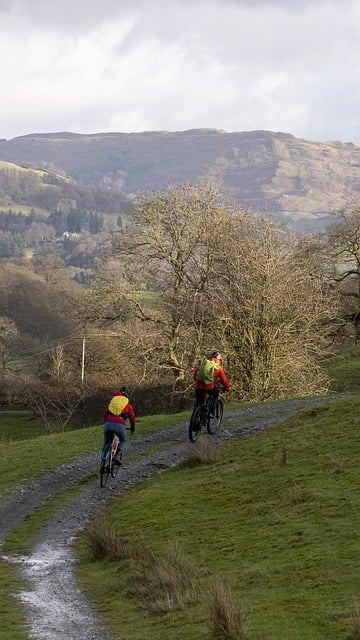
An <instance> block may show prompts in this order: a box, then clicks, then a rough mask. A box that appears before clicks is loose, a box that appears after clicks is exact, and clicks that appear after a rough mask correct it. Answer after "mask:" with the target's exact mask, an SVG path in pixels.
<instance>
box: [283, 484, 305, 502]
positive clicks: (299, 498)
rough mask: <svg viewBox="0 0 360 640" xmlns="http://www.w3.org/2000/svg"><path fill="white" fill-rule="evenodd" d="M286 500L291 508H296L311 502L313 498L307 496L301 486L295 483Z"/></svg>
mask: <svg viewBox="0 0 360 640" xmlns="http://www.w3.org/2000/svg"><path fill="white" fill-rule="evenodd" d="M286 500H287V503H288V504H290V505H291V506H295V505H297V504H303V503H305V502H310V501H311V498H310V496H309V494H307V493H306V492H305V491H304V490H303V489H301V487H299V485H297V484H296V483H295V482H294V483H293V484H292V485H291V487H290V488H289V489H288V492H287V495H286Z"/></svg>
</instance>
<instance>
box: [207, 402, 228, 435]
mask: <svg viewBox="0 0 360 640" xmlns="http://www.w3.org/2000/svg"><path fill="white" fill-rule="evenodd" d="M223 414H224V403H223V401H222V399H221V398H218V399H217V402H216V405H215V412H214V416H213V417H212V416H211V415H209V418H208V421H207V425H206V426H207V430H208V433H210V434H211V435H214V434H215V433H217V432H218V431H219V429H220V426H221V422H222V419H223Z"/></svg>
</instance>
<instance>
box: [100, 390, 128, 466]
mask: <svg viewBox="0 0 360 640" xmlns="http://www.w3.org/2000/svg"><path fill="white" fill-rule="evenodd" d="M129 395H130V391H129V389H128V387H121V388H120V389H119V390H118V391H115V392H114V393H113V394H112V396H111V398H114V397H116V396H122V397H124V398H125V401H124V407H123V409H122V410H121V413H120V414H119V415H115V414H113V413H111V411H109V407H106V409H105V411H104V420H105V422H104V445H103V449H104V448H105V447H106V445H108V444H110V443H111V441H112V439H113V434H114V432H115V433H116V434H117V435H118V436H119V439H120V443H119V448H118V451H117V454H116V456H115V457H114V459H113V462H114V463H115V464H118V465H120V464H121V459H122V455H123V451H124V449H125V446H126V427H125V424H126V420H129V422H130V425H131V426H130V431H131V433H134V431H135V426H136V418H135V412H134V408H133V406H132V404H130V402H129V399H128V398H129ZM126 400H127V402H126Z"/></svg>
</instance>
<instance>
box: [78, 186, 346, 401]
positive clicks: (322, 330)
mask: <svg viewBox="0 0 360 640" xmlns="http://www.w3.org/2000/svg"><path fill="white" fill-rule="evenodd" d="M115 265H116V266H115ZM116 273H117V275H116ZM81 306H82V309H83V315H84V317H85V318H86V320H87V321H89V320H91V321H92V322H95V323H97V324H98V325H100V326H107V325H111V326H113V328H115V329H116V331H117V332H118V333H119V335H121V339H122V348H123V352H124V353H127V352H128V353H131V354H132V356H131V357H132V367H133V370H134V371H136V367H138V372H139V379H140V378H141V379H144V378H145V377H146V376H147V375H148V372H149V371H150V372H151V376H152V379H153V380H154V381H159V380H162V379H166V380H173V383H174V389H177V388H180V389H182V390H183V389H184V388H186V386H187V385H188V384H190V383H191V376H190V373H189V372H190V370H191V368H192V366H193V365H194V363H195V362H196V361H197V359H198V358H199V357H201V356H202V354H203V353H204V352H207V351H209V350H212V349H213V348H221V349H222V350H224V351H225V353H226V354H227V355H228V369H229V374H230V376H231V379H232V386H233V388H234V390H235V392H236V394H237V396H238V397H241V398H247V399H265V398H269V397H278V396H281V395H283V396H284V395H287V394H306V393H320V392H323V391H324V389H326V384H327V380H326V377H325V376H324V374H323V373H322V370H321V369H320V367H319V364H318V361H319V358H320V356H321V355H322V354H324V352H325V351H326V348H327V347H328V345H329V336H330V334H331V331H332V329H333V322H334V321H335V319H336V316H337V299H336V295H335V293H334V291H331V290H330V289H329V288H328V287H327V286H326V283H325V280H324V278H323V276H322V273H321V271H320V268H319V260H318V257H317V256H316V255H315V253H314V252H313V251H312V252H309V251H308V248H307V247H304V243H303V242H302V243H300V242H299V241H296V239H295V238H292V237H290V236H289V235H288V234H286V233H285V232H284V231H283V230H281V229H280V228H279V227H277V226H276V225H274V224H273V223H272V222H271V221H269V220H264V219H261V218H260V217H259V216H257V215H256V214H254V213H250V212H246V211H244V210H242V209H239V208H235V207H234V205H231V204H229V203H227V202H225V201H224V200H223V199H222V198H221V192H220V190H219V188H218V187H217V186H215V185H212V184H200V185H196V186H191V185H178V186H170V187H167V188H166V189H164V190H163V191H161V192H160V193H156V194H152V195H150V196H144V197H143V198H142V199H141V201H140V202H139V203H138V207H137V213H136V218H135V230H133V231H132V232H131V233H129V232H127V233H123V234H119V235H118V236H117V238H116V240H115V241H114V243H113V245H112V248H111V252H110V254H109V256H108V258H107V260H106V261H105V262H104V264H103V265H102V268H101V270H99V272H98V275H97V279H96V281H95V283H94V287H93V289H92V290H91V291H90V292H88V293H87V295H86V299H85V301H81Z"/></svg>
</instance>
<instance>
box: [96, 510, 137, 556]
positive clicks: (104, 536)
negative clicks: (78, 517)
mask: <svg viewBox="0 0 360 640" xmlns="http://www.w3.org/2000/svg"><path fill="white" fill-rule="evenodd" d="M84 539H85V543H86V545H87V547H88V549H90V552H91V555H92V558H93V559H94V560H102V559H105V558H106V559H107V560H111V561H114V560H129V559H136V558H138V557H142V556H143V554H144V551H143V547H142V546H139V545H138V544H134V542H133V541H130V540H127V539H126V538H120V537H119V536H118V535H117V534H116V532H115V530H114V529H113V528H112V527H111V525H109V524H108V523H107V522H106V521H105V520H96V521H94V522H93V523H91V524H90V525H89V526H88V527H87V529H86V530H85V532H84Z"/></svg>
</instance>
